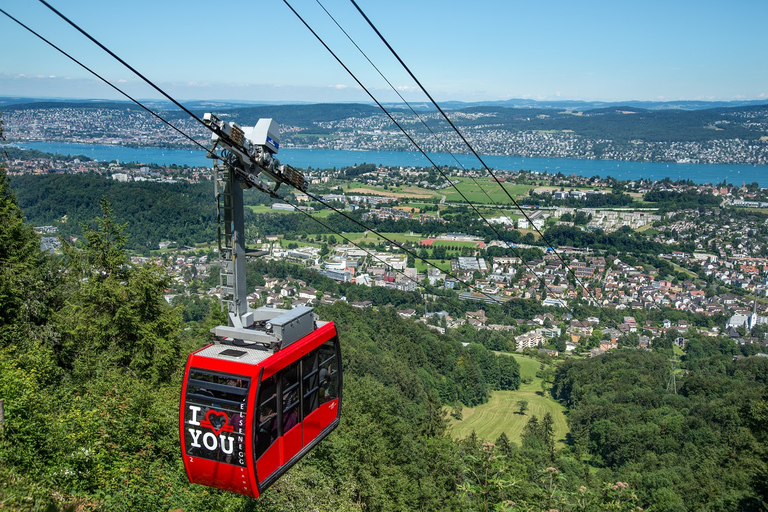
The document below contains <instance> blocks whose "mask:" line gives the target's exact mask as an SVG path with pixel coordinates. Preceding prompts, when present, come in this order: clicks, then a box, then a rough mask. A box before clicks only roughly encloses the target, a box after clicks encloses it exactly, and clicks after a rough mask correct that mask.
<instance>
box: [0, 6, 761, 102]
mask: <svg viewBox="0 0 768 512" xmlns="http://www.w3.org/2000/svg"><path fill="white" fill-rule="evenodd" d="M49 1H50V3H51V4H52V5H53V6H54V7H55V8H57V9H58V10H60V11H61V12H62V13H63V14H65V15H66V16H67V17H69V18H70V19H71V20H72V21H74V22H75V23H77V24H78V25H79V26H80V27H82V28H83V29H84V30H85V31H86V32H88V33H90V34H91V35H92V36H93V37H94V38H96V39H97V40H99V41H100V42H101V43H102V44H104V45H105V46H106V47H107V48H109V49H110V50H112V51H113V52H114V53H115V54H117V55H118V56H120V57H121V58H122V59H123V60H125V61H126V62H128V63H129V64H131V65H132V66H133V67H134V68H136V69H137V70H138V71H139V72H141V73H142V74H144V75H145V76H146V77H147V78H149V79H150V80H152V81H153V82H155V83H156V84H157V85H158V86H159V87H160V88H162V89H163V90H165V91H166V92H168V93H169V94H170V95H171V96H173V97H174V98H176V99H177V100H180V101H184V100H245V101H254V102H349V101H365V102H369V101H371V99H370V97H369V96H368V95H367V94H366V93H365V91H364V90H363V89H362V88H361V87H360V85H359V84H358V83H357V82H356V81H355V80H354V79H353V78H352V77H351V76H350V74H349V73H348V72H347V71H346V70H345V69H344V68H343V67H342V66H341V65H340V64H339V63H338V62H337V61H336V60H335V59H334V58H333V56H331V54H330V53H329V52H328V50H326V49H325V48H324V47H323V45H322V44H321V43H320V42H319V41H318V40H317V39H316V38H315V37H314V36H313V35H312V34H311V33H310V31H309V30H308V29H307V28H306V27H305V26H304V25H303V24H302V23H301V21H299V19H298V18H297V17H296V16H295V15H294V14H293V12H291V10H290V9H289V8H288V7H287V6H286V4H285V3H284V1H283V0H250V1H241V0H232V1H229V2H211V1H209V2H202V1H198V0H185V1H184V2H180V1H167V0H154V1H149V0H130V1H124V2H115V1H110V0H106V1H105V0H66V1H64V0H49ZM288 1H289V2H290V3H291V5H293V7H294V8H295V9H296V11H298V12H299V14H301V16H302V17H304V19H305V20H306V21H307V23H308V24H309V25H310V26H312V28H313V29H314V30H315V31H316V32H317V33H318V35H319V36H320V37H321V38H322V39H323V40H324V41H325V42H326V44H327V45H328V46H329V47H330V48H331V49H332V50H333V51H334V52H336V53H337V55H338V56H339V58H340V59H341V60H342V61H343V62H344V64H345V65H346V66H347V67H348V68H350V69H351V70H352V72H353V73H354V74H355V75H356V76H357V77H358V79H359V80H360V82H362V84H363V85H364V86H365V87H366V88H368V89H369V90H370V91H371V93H372V94H373V95H374V96H375V97H376V99H377V100H379V101H381V102H391V101H398V100H399V98H398V96H397V94H396V93H395V92H394V91H393V90H392V89H391V88H390V86H389V85H388V84H387V81H386V80H388V81H389V82H390V83H391V84H392V85H393V86H394V87H395V88H396V89H397V90H398V92H399V93H400V94H401V95H402V96H403V97H404V98H405V99H406V100H408V101H409V102H419V101H426V99H427V98H426V97H425V96H424V94H423V93H421V92H420V91H419V90H418V87H417V84H416V83H415V82H414V81H413V79H412V78H411V77H410V76H409V75H408V74H407V72H406V71H405V70H404V69H403V68H402V66H400V64H399V63H398V62H397V60H396V59H395V58H394V57H393V56H392V54H391V53H390V52H389V50H388V49H387V48H386V47H385V46H384V44H383V43H382V42H381V41H380V39H379V38H378V36H377V35H376V34H375V33H374V32H373V31H372V29H371V28H370V27H369V26H368V25H367V23H366V22H365V20H364V19H363V18H362V17H361V16H360V14H359V13H358V12H357V10H356V9H355V8H354V6H353V5H352V3H351V2H350V1H348V0H321V2H322V4H321V3H320V2H318V1H317V0H288ZM357 3H358V5H359V6H360V7H361V9H362V10H363V11H364V12H365V13H366V15H367V16H368V17H369V18H370V19H371V21H372V22H373V23H374V24H375V25H376V27H377V28H378V29H379V31H380V32H381V33H382V35H384V37H385V38H386V39H387V40H388V41H389V43H390V44H391V46H392V47H393V48H394V49H395V51H397V52H398V54H399V55H400V57H401V58H402V60H403V61H404V62H405V63H406V64H407V65H408V66H409V68H410V69H411V71H412V72H413V73H414V75H415V76H416V77H417V78H418V79H419V81H420V82H421V83H422V84H423V85H424V86H425V87H426V89H427V90H428V91H429V92H430V94H431V95H432V96H433V97H434V98H435V99H436V100H437V101H438V102H440V101H449V100H455V101H466V102H472V101H489V100H506V99H513V98H524V99H535V100H547V101H552V100H557V99H563V100H585V101H611V102H616V101H626V100H648V101H679V100H717V101H731V100H762V99H765V100H766V101H768V31H767V30H766V29H765V20H768V2H766V1H765V0H732V1H730V2H723V1H708V0H702V1H695V2H694V1H689V0H671V1H670V0H664V1H657V0H644V1H636V0H623V1H616V0H612V1H607V0H606V1H601V0H581V1H578V2H574V1H573V0H567V1H566V0H562V1H561V0H537V1H531V0H525V1H518V0H474V1H466V0H465V1H462V2H459V1H457V0H439V1H438V0H386V1H383V0H357ZM321 5H322V6H324V7H325V9H327V10H328V12H330V13H331V14H332V15H333V17H334V18H336V20H337V21H338V23H339V24H340V25H341V26H342V27H343V28H344V30H346V31H347V33H348V34H349V35H350V36H351V37H352V39H353V40H354V41H355V43H356V44H357V45H358V46H359V47H360V48H362V50H363V51H364V52H365V53H366V55H367V56H368V58H369V59H370V60H371V61H372V62H373V63H374V64H375V65H376V67H377V68H378V69H379V70H380V71H381V73H382V74H383V75H384V76H385V77H386V80H385V79H384V78H382V77H381V76H380V75H379V73H378V72H377V71H376V70H375V69H374V68H373V67H372V66H371V64H370V63H369V62H368V61H367V60H366V59H365V58H364V57H363V56H362V55H361V54H360V52H359V51H358V50H357V48H355V46H354V45H353V44H352V43H351V42H350V41H349V39H348V38H347V36H345V35H344V34H343V33H342V32H341V31H340V30H339V28H338V27H337V26H336V25H335V24H334V22H333V21H332V20H331V19H330V17H329V16H328V14H326V12H325V11H324V10H323V9H322V6H321ZM225 7H226V8H225ZM0 9H3V10H4V11H6V12H8V13H9V14H11V15H12V16H14V17H16V18H17V19H19V21H21V22H23V23H25V24H26V25H28V26H29V27H30V28H32V29H33V30H35V31H37V32H38V33H40V34H41V35H43V36H44V37H46V38H47V39H49V40H50V41H51V42H52V43H54V44H56V45H57V46H59V47H60V48H62V49H63V50H65V51H66V52H68V53H70V54H71V55H72V56H74V57H76V58H77V59H78V60H80V61H81V62H83V63H84V64H86V65H87V66H89V67H91V68H92V69H93V70H94V71H96V72H97V73H99V74H100V75H101V76H103V77H104V78H106V79H107V80H109V81H110V82H112V83H113V84H114V85H116V86H117V87H119V88H121V89H123V90H124V91H126V92H127V93H128V94H130V95H131V96H133V97H135V98H140V99H150V98H158V97H160V95H159V93H157V92H156V91H155V90H153V89H152V88H151V87H149V86H148V85H146V84H145V83H144V82H142V81H141V80H140V79H139V78H138V77H137V76H135V75H134V74H133V73H132V72H131V71H130V70H128V69H127V68H125V67H124V66H122V65H121V64H119V63H118V62H117V61H116V60H114V59H113V58H112V57H110V56H109V55H107V54H106V53H105V52H104V51H103V50H101V49H99V48H98V47H97V46H96V45H94V44H93V43H92V42H90V41H89V40H87V39H86V38H85V37H84V36H83V35H82V34H80V33H79V32H77V31H76V30H75V29H73V28H72V27H71V26H69V25H68V24H67V23H66V22H64V21H63V20H61V19H60V18H59V17H57V16H56V15H55V14H54V13H53V12H52V11H50V10H49V9H48V8H47V7H46V6H45V5H43V4H42V3H40V2H39V1H36V0H24V1H22V2H20V1H18V0H0ZM0 47H1V48H2V50H0V96H24V97H50V98H103V99H118V98H123V97H122V96H120V94H119V93H117V92H115V91H114V90H113V89H111V88H110V87H108V86H107V85H105V84H103V83H102V82H100V81H99V80H98V79H96V78H94V77H93V76H92V75H91V74H90V73H88V72H87V71H85V70H83V69H82V68H81V67H79V66H78V65H77V64H75V63H73V62H72V61H70V60H69V59H67V58H66V57H64V56H63V55H61V54H60V53H59V52H57V51H56V50H54V49H52V48H50V47H49V46H48V45H46V44H45V43H43V42H42V41H40V40H39V39H37V38H36V37H35V36H33V35H32V34H30V33H28V32H27V31H26V30H24V29H23V28H21V27H19V26H18V25H17V24H16V23H14V22H13V21H11V20H10V19H8V18H7V17H6V16H5V15H2V14H0Z"/></svg>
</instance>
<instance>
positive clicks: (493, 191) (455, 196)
mask: <svg viewBox="0 0 768 512" xmlns="http://www.w3.org/2000/svg"><path fill="white" fill-rule="evenodd" d="M456 188H458V189H459V190H460V191H461V193H462V194H464V197H466V198H467V200H469V201H471V202H472V203H478V204H487V203H490V202H491V201H489V199H488V198H489V197H490V198H491V200H492V201H493V202H494V203H495V204H511V201H510V200H509V197H507V194H506V193H505V192H504V191H503V190H501V187H499V184H498V183H496V182H495V181H494V180H492V179H490V178H481V179H476V180H474V181H472V180H469V179H462V181H461V182H460V183H458V185H457V186H456ZM504 188H505V189H506V190H507V191H508V192H509V194H510V195H511V196H512V197H515V196H517V197H520V196H523V195H525V194H527V193H528V190H529V189H531V188H533V187H532V186H529V185H514V184H509V183H505V184H504ZM442 193H443V194H444V195H445V197H446V201H450V202H464V198H462V197H461V195H460V194H459V193H458V192H456V190H454V189H453V188H450V189H447V188H446V189H444V190H443V191H442Z"/></svg>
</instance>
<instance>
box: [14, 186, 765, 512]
mask: <svg viewBox="0 0 768 512" xmlns="http://www.w3.org/2000/svg"><path fill="white" fill-rule="evenodd" d="M90 200H91V201H93V199H90ZM85 215H86V214H83V216H85ZM123 215H124V213H119V212H118V207H117V205H116V204H114V203H111V202H110V201H109V200H108V199H106V198H102V200H101V201H98V200H96V211H95V214H93V216H92V218H90V219H88V221H87V222H85V223H84V227H83V233H82V238H83V243H82V244H81V245H80V246H78V247H71V246H69V245H66V244H65V245H64V249H63V254H62V255H50V254H47V253H42V252H41V251H40V250H39V246H40V241H39V239H38V237H37V236H36V235H35V233H34V232H33V231H32V229H31V227H30V226H29V225H28V224H27V223H26V222H25V220H24V216H23V213H22V210H21V209H20V208H19V204H18V202H17V200H16V198H15V196H14V194H13V191H12V190H11V188H10V186H9V183H8V180H7V178H6V177H5V175H4V174H2V173H0V399H2V400H3V401H4V406H5V420H4V424H3V425H2V427H0V507H2V508H6V509H9V510H42V509H46V508H47V509H48V510H56V509H62V510H63V509H68V510H126V511H128V510H130V511H135V510H178V509H182V510H185V511H194V510H200V511H210V510H221V511H249V510H253V511H277V510H297V511H298V510H302V511H304V510H391V511H402V510H457V511H458V510H591V511H600V510H627V511H629V510H637V507H642V508H643V509H644V510H659V511H661V510H762V509H764V508H765V498H766V494H765V492H766V488H765V484H764V482H765V481H766V478H765V477H766V474H765V473H766V453H765V449H764V448H763V447H762V443H763V442H764V441H765V435H766V426H765V414H766V412H765V411H768V407H767V404H768V402H766V399H765V396H766V395H765V393H766V380H767V379H768V360H767V359H765V358H762V357H750V358H747V359H744V360H742V361H737V360H734V355H737V354H738V350H737V347H736V346H735V344H733V343H732V342H730V341H729V340H727V339H700V338H698V337H697V336H696V335H695V333H691V335H690V336H688V335H687V337H688V338H689V342H688V346H687V347H686V351H687V355H686V356H685V359H684V360H683V361H682V362H681V363H680V368H679V370H678V371H677V372H676V375H677V378H678V380H677V385H676V388H675V389H674V390H670V389H669V386H668V382H669V377H670V373H671V369H670V368H671V365H670V362H669V361H668V353H667V352H665V350H671V349H670V348H669V347H661V349H660V350H657V351H656V352H654V353H646V352H642V351H636V350H622V351H619V352H617V353H615V354H611V355H609V356H602V357H599V358H595V359H591V360H572V361H571V360H569V361H565V362H562V363H560V365H559V367H558V369H557V371H556V375H555V378H554V385H553V388H552V393H553V395H554V396H555V397H556V398H558V399H559V400H561V401H562V402H563V403H564V404H566V405H567V406H568V418H569V422H570V429H571V434H570V435H569V437H568V439H566V442H565V444H564V445H563V446H561V445H560V444H558V443H557V441H558V440H556V439H554V436H553V428H552V418H551V416H548V415H544V416H543V417H539V418H537V417H536V416H530V418H529V420H528V423H527V425H526V427H525V430H524V432H523V435H522V440H521V443H520V444H516V443H512V442H510V441H509V439H508V438H507V437H506V435H501V436H500V437H499V438H497V439H487V440H483V439H478V438H477V437H476V436H474V435H472V436H469V437H468V438H465V439H460V440H453V439H451V438H450V437H449V436H448V433H447V430H446V425H447V424H446V421H445V416H446V408H445V406H450V405H452V404H454V403H456V402H459V401H460V402H463V403H464V404H465V405H471V404H476V403H479V402H482V401H484V400H485V399H486V398H487V396H488V393H490V392H492V391H494V390H498V389H515V388H516V387H517V386H518V384H519V378H520V377H519V368H518V366H517V363H516V362H515V359H514V358H512V357H509V356H505V355H500V356H497V355H495V354H494V353H493V352H491V351H490V350H488V348H486V346H485V345H484V344H483V343H484V342H486V341H487V340H485V339H484V338H483V337H481V336H479V335H477V334H473V333H472V332H470V330H464V329H457V330H454V331H449V332H448V334H447V335H441V334H439V333H437V332H436V331H433V330H430V329H428V328H427V327H426V326H424V325H420V324H415V323H413V322H410V321H407V320H404V319H402V318H400V317H399V316H398V315H397V314H396V313H395V311H394V309H393V308H386V307H382V308H378V309H375V310H357V309H355V308H351V307H349V306H348V305H346V304H343V303H339V304H336V305H333V306H328V307H318V308H317V312H318V314H319V315H320V316H321V317H322V318H324V319H326V320H333V321H335V322H336V324H337V327H338V330H339V333H340V338H341V343H342V351H343V368H344V372H345V376H344V393H343V396H344V400H345V402H344V408H343V416H342V422H341V425H340V427H339V428H338V429H337V430H336V431H335V432H334V433H333V434H332V435H331V436H329V438H328V439H327V440H325V441H324V442H323V443H321V444H320V445H319V446H318V448H317V449H315V450H314V451H313V452H312V454H311V455H310V456H308V457H306V458H305V459H304V460H303V461H302V462H300V463H299V464H298V465H297V466H295V467H294V468H292V469H291V470H290V471H289V472H288V473H287V474H286V475H285V476H284V477H283V478H282V479H281V480H280V481H278V482H277V483H276V484H275V485H274V486H273V487H272V488H270V489H269V490H268V491H267V492H266V493H265V494H264V495H263V496H262V497H261V498H260V499H259V500H252V499H249V498H245V497H241V496H237V495H233V494H228V493H225V492H219V491H216V490H213V489H208V488H204V487H201V486H196V485H190V484H189V483H188V482H187V480H186V477H185V475H184V470H183V466H182V462H181V457H180V453H179V450H180V449H179V441H178V407H179V390H180V384H181V377H182V371H183V366H184V363H185V359H186V354H188V353H189V352H190V351H192V350H195V349H197V348H199V347H201V346H202V345H203V344H205V343H207V342H209V341H210V334H209V329H210V327H211V326H213V325H216V324H218V323H220V322H222V321H224V319H223V318H221V316H220V313H219V309H218V308H217V307H209V308H204V310H205V313H204V315H202V316H201V317H200V318H196V319H193V318H192V317H190V316H188V315H187V317H186V318H187V320H186V321H185V319H184V318H185V315H184V308H185V304H183V303H182V304H179V305H177V306H171V305H169V304H168V303H167V302H166V301H165V300H164V299H163V293H164V290H165V289H166V288H167V287H168V285H169V278H168V275H167V274H166V273H165V271H164V270H163V269H162V268H161V267H157V266H143V265H139V266H130V265H128V264H127V263H126V261H127V258H126V253H125V250H126V247H127V244H128V243H129V242H128V239H127V238H126V235H127V233H128V232H129V227H126V226H125V225H124V223H123V222H121V221H118V220H117V219H118V217H122V216H123ZM284 271H286V272H288V271H289V268H288V267H287V266H286V267H284ZM196 300H197V301H198V302H199V301H206V300H209V299H204V298H197V299H196ZM394 300H397V299H396V298H394ZM509 307H510V308H515V307H522V305H521V304H517V303H515V304H510V306H509ZM464 343H468V344H467V345H466V346H464ZM675 391H677V392H675Z"/></svg>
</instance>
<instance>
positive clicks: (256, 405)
mask: <svg viewBox="0 0 768 512" xmlns="http://www.w3.org/2000/svg"><path fill="white" fill-rule="evenodd" d="M297 309H300V308H297ZM301 309H303V310H309V311H310V312H311V311H312V310H311V308H301ZM256 311H259V310H256ZM273 311H281V312H282V313H283V314H282V317H285V318H282V320H283V321H282V324H281V317H277V318H274V319H272V320H271V324H272V325H270V324H267V326H268V327H269V328H271V329H272V330H273V331H275V332H277V333H278V335H279V336H278V338H282V339H279V341H280V348H279V349H278V350H276V351H274V350H273V349H270V348H268V347H264V346H263V345H257V344H251V345H249V346H242V343H243V342H242V341H241V342H240V343H241V344H240V345H237V344H234V343H227V342H221V343H214V344H211V345H208V346H207V347H204V348H202V349H200V350H198V351H196V352H194V353H192V354H190V356H189V359H188V360H187V367H186V371H185V375H184V384H183V387H182V391H181V393H182V394H181V414H180V426H181V449H182V454H183V457H184V467H185V469H186V471H187V476H188V477H189V480H190V482H193V483H197V484H202V485H208V486H211V487H216V488H219V489H224V490H227V491H231V492H236V493H240V494H244V495H246V496H252V497H254V498H256V497H258V496H259V494H261V493H262V492H264V490H266V489H267V487H269V486H270V485H271V484H272V483H274V482H275V480H277V479H278V478H279V477H280V476H281V475H282V474H283V473H285V472H286V471H287V470H288V469H289V468H290V467H291V466H293V464H295V463H296V462H297V461H298V460H299V459H301V458H302V457H303V456H304V455H306V454H307V452H309V450H311V449H312V448H313V447H314V446H315V445H316V444H317V443H319V442H320V441H321V440H322V439H323V438H324V437H326V436H327V435H328V434H329V433H330V432H331V431H332V430H333V429H334V428H336V426H337V425H338V424H339V417H340V410H341V357H340V353H339V340H338V337H337V334H336V328H335V326H334V324H333V323H332V322H316V323H315V322H314V316H313V315H309V317H310V318H312V320H310V321H309V324H311V325H310V327H308V328H307V327H305V328H304V331H307V330H309V331H310V332H308V333H306V332H301V329H299V331H298V332H299V335H298V336H296V335H295V334H296V329H293V328H292V327H295V324H296V323H297V321H299V320H300V319H298V316H300V315H301V314H302V313H303V312H306V311H303V312H302V311H299V312H296V310H290V311H283V310H273ZM279 324H280V325H281V330H279V331H278V329H277V328H276V327H273V325H279ZM304 324H305V325H306V324H307V322H306V321H305V322H304ZM216 329H217V330H219V329H220V328H216ZM223 329H226V328H223ZM230 329H234V328H230ZM217 332H218V331H217ZM292 332H293V334H294V336H293V338H295V340H294V341H292V340H291V336H292ZM280 335H282V336H280Z"/></svg>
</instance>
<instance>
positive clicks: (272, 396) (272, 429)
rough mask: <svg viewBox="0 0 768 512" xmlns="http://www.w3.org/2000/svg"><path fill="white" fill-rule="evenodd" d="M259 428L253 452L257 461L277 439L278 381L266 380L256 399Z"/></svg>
mask: <svg viewBox="0 0 768 512" xmlns="http://www.w3.org/2000/svg"><path fill="white" fill-rule="evenodd" d="M256 400H257V401H256V403H257V404H259V406H258V408H257V410H256V418H258V426H257V427H256V428H255V429H254V431H253V451H254V458H255V459H256V460H258V459H259V457H261V456H262V455H263V454H264V452H265V451H267V448H269V447H270V446H271V445H272V443H273V442H275V439H277V379H276V378H275V376H274V375H273V376H271V377H269V378H267V379H264V380H263V381H262V383H261V386H260V388H259V396H258V398H257V399H256Z"/></svg>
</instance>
